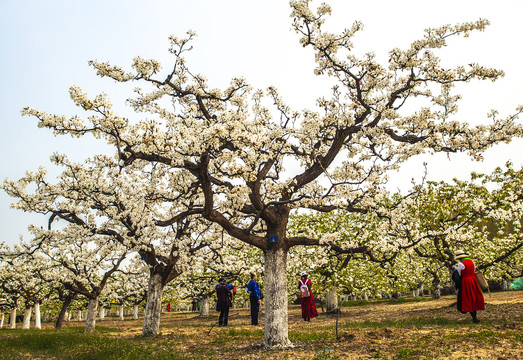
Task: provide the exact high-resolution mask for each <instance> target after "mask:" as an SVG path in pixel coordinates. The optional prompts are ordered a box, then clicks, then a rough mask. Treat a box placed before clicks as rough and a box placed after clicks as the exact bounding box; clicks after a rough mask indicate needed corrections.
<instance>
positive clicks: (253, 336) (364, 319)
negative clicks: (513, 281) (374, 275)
mask: <svg viewBox="0 0 523 360" xmlns="http://www.w3.org/2000/svg"><path fill="white" fill-rule="evenodd" d="M485 300H486V310H485V311H482V312H479V316H478V317H479V318H480V320H481V322H480V323H479V324H473V323H472V321H471V317H470V315H469V314H466V315H463V314H461V313H459V312H458V311H457V310H456V308H455V297H454V296H445V297H443V298H442V299H439V300H432V299H430V298H428V297H424V298H409V299H400V300H399V301H398V302H387V301H382V302H376V301H370V302H351V303H350V305H351V306H349V307H343V309H342V312H341V314H339V318H338V319H337V316H336V315H335V314H331V315H327V314H323V313H321V310H320V316H319V317H318V318H315V319H312V321H311V322H310V323H308V322H304V321H302V319H301V313H300V310H299V306H291V307H290V309H289V338H290V339H291V341H292V342H293V344H294V347H293V348H290V349H273V350H265V349H262V348H260V346H259V344H260V343H261V341H262V340H263V321H260V326H251V325H249V323H250V318H249V310H248V309H231V313H230V320H229V327H227V328H221V327H217V326H215V327H213V325H215V324H216V322H217V315H218V313H217V312H213V313H212V314H211V316H210V317H208V318H201V317H200V316H198V314H197V313H191V312H185V313H172V312H171V313H164V314H163V315H162V320H161V321H162V323H161V334H160V335H159V336H155V337H153V338H143V337H141V336H140V334H141V325H142V322H141V320H138V321H133V320H125V321H123V322H122V321H116V320H104V321H102V322H98V323H97V329H100V330H98V331H101V332H103V336H105V337H110V338H111V339H120V340H124V341H126V342H131V343H133V345H136V346H138V347H142V348H144V349H145V348H147V350H148V351H149V352H148V354H149V355H148V358H154V357H155V356H156V355H157V356H158V358H173V359H372V358H376V359H497V360H501V359H523V325H522V324H523V321H522V320H523V292H522V291H507V292H498V293H492V294H490V295H489V294H486V295H485ZM453 304H454V305H453ZM262 310H263V309H262ZM260 319H261V320H262V319H263V312H262V314H261V316H260ZM337 320H338V326H337V327H336V321H337ZM48 326H50V325H48ZM67 326H81V324H80V323H75V322H71V323H68V324H67ZM104 328H107V329H113V330H103V329H104ZM336 330H337V331H338V336H337V335H336ZM2 335H5V336H3V339H2ZM7 335H8V334H7V332H5V331H2V332H0V341H2V340H5V339H6V336H7ZM10 336H12V335H10ZM93 354H94V353H93ZM166 354H170V356H166ZM42 358H46V357H42ZM127 358H133V357H132V356H130V357H127ZM10 359H12V357H11V358H10Z"/></svg>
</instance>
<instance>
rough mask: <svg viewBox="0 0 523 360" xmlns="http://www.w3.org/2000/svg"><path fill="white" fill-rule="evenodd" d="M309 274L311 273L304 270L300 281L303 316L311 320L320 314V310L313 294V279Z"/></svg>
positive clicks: (306, 319)
mask: <svg viewBox="0 0 523 360" xmlns="http://www.w3.org/2000/svg"><path fill="white" fill-rule="evenodd" d="M308 276H309V275H308V274H307V273H306V272H305V271H302V272H301V279H300V281H299V282H298V289H299V290H300V301H301V317H302V318H303V320H304V321H311V318H315V317H316V316H318V310H316V304H314V296H313V295H312V281H311V279H308Z"/></svg>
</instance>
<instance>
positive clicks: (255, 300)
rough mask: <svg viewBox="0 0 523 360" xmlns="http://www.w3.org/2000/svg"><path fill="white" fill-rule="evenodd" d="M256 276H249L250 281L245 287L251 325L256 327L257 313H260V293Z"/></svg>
mask: <svg viewBox="0 0 523 360" xmlns="http://www.w3.org/2000/svg"><path fill="white" fill-rule="evenodd" d="M256 280H258V278H257V277H256V274H251V281H249V284H248V285H247V292H248V293H249V298H250V300H251V325H258V313H259V312H260V303H261V291H260V287H259V286H258V283H257V282H256Z"/></svg>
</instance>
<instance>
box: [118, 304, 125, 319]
mask: <svg viewBox="0 0 523 360" xmlns="http://www.w3.org/2000/svg"><path fill="white" fill-rule="evenodd" d="M123 311H124V308H123V305H120V314H119V315H120V321H124V320H125V316H124V313H123Z"/></svg>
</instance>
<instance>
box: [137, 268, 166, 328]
mask: <svg viewBox="0 0 523 360" xmlns="http://www.w3.org/2000/svg"><path fill="white" fill-rule="evenodd" d="M162 295H163V284H162V276H161V275H160V274H152V275H151V277H150V278H149V289H148V292H147V302H146V303H145V315H144V318H143V331H142V335H157V334H158V333H159V332H160V315H161V313H162Z"/></svg>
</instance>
